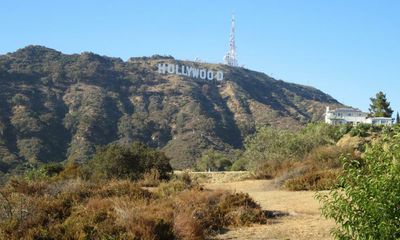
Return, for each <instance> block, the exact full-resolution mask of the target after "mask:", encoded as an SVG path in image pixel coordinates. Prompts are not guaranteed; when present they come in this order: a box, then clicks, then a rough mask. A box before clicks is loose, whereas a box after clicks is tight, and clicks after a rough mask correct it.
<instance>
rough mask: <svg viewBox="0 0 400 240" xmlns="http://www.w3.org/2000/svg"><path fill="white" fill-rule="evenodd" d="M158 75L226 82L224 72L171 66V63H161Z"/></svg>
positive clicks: (176, 65)
mask: <svg viewBox="0 0 400 240" xmlns="http://www.w3.org/2000/svg"><path fill="white" fill-rule="evenodd" d="M158 73H161V74H175V75H181V76H187V77H191V78H200V79H203V80H209V81H212V80H217V81H222V80H224V72H222V71H213V70H210V69H206V68H195V67H189V66H185V65H178V64H169V63H159V64H158Z"/></svg>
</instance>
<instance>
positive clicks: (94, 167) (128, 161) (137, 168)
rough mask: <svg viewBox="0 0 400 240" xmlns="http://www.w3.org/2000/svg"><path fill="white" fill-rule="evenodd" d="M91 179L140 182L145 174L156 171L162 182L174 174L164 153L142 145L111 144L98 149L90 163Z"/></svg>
mask: <svg viewBox="0 0 400 240" xmlns="http://www.w3.org/2000/svg"><path fill="white" fill-rule="evenodd" d="M88 167H89V169H90V171H91V177H93V178H97V179H111V178H117V179H131V180H138V179H140V178H141V177H143V175H144V174H145V173H148V172H150V171H154V170H156V171H157V172H158V174H159V175H158V176H159V178H160V180H163V179H168V178H169V177H170V175H171V174H172V168H171V166H170V164H169V159H168V158H167V157H166V156H165V155H164V153H162V152H159V151H157V150H154V149H151V148H148V147H146V146H145V145H144V144H141V143H134V144H132V145H131V146H122V145H117V144H109V145H107V146H105V147H101V148H100V149H98V150H97V151H96V153H95V155H94V156H93V158H92V159H91V160H90V161H89V164H88Z"/></svg>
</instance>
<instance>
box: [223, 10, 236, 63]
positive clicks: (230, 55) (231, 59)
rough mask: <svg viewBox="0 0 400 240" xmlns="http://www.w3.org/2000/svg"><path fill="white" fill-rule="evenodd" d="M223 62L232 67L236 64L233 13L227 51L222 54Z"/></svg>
mask: <svg viewBox="0 0 400 240" xmlns="http://www.w3.org/2000/svg"><path fill="white" fill-rule="evenodd" d="M224 63H225V64H226V65H229V66H233V67H237V66H238V61H237V56H236V45H235V15H232V25H231V35H230V38H229V51H228V52H227V53H226V55H225V56H224Z"/></svg>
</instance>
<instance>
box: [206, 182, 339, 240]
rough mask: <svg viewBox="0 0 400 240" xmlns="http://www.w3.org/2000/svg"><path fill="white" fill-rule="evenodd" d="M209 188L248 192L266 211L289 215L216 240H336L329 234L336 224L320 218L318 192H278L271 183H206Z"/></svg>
mask: <svg viewBox="0 0 400 240" xmlns="http://www.w3.org/2000/svg"><path fill="white" fill-rule="evenodd" d="M205 186H206V187H207V188H210V189H228V190H233V191H237V192H247V193H249V195H250V196H251V197H253V198H254V199H255V200H256V201H257V202H258V203H259V204H260V205H261V207H262V208H263V209H265V210H269V211H272V210H274V211H282V212H286V213H289V216H285V217H279V218H276V219H272V220H271V221H270V222H269V224H267V225H255V226H251V227H246V228H241V229H230V230H229V231H228V232H226V233H224V234H221V235H218V236H217V237H216V239H243V240H244V239H294V240H302V239H304V240H314V239H315V240H317V239H318V240H320V239H332V238H331V237H330V235H329V231H330V229H331V228H332V227H333V226H334V222H333V221H329V220H326V219H324V218H323V217H321V216H320V212H319V203H318V201H317V200H315V199H314V194H315V193H314V192H308V191H303V192H289V191H281V190H277V189H275V187H274V185H273V181H271V180H245V181H239V182H228V183H206V184H205Z"/></svg>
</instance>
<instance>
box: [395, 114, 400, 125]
mask: <svg viewBox="0 0 400 240" xmlns="http://www.w3.org/2000/svg"><path fill="white" fill-rule="evenodd" d="M399 123H400V115H399V112H397V114H396V124H399Z"/></svg>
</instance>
